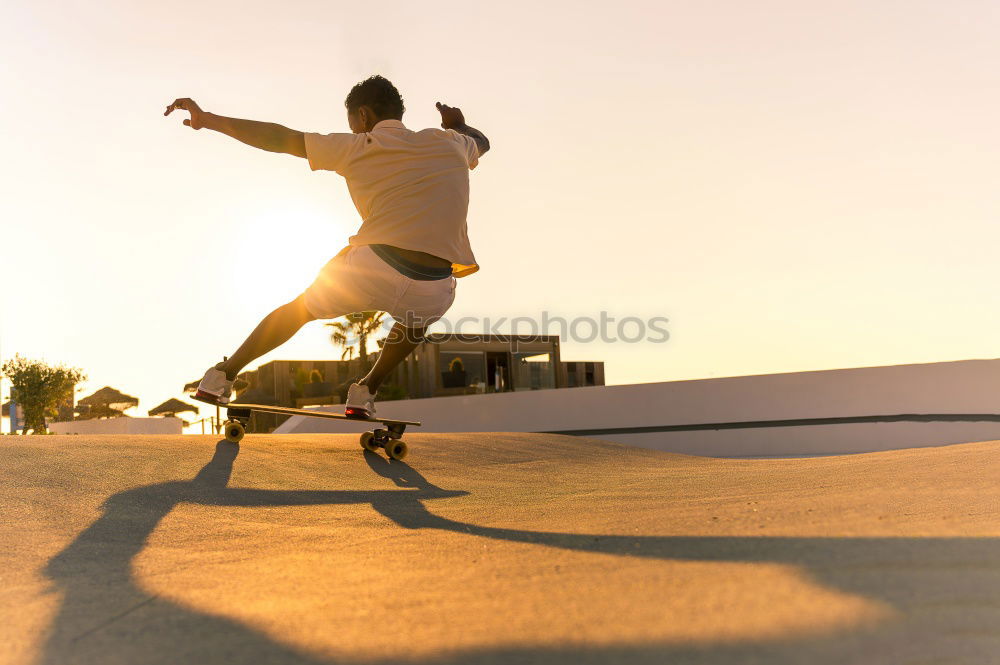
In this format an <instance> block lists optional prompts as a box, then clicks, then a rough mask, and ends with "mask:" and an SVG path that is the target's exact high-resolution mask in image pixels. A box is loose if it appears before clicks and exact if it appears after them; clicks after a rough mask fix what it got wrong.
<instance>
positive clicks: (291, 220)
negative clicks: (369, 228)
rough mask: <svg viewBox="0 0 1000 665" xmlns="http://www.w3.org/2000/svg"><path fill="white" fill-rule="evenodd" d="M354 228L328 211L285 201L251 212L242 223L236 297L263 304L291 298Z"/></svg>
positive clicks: (311, 279) (243, 301) (236, 264)
mask: <svg viewBox="0 0 1000 665" xmlns="http://www.w3.org/2000/svg"><path fill="white" fill-rule="evenodd" d="M351 232H352V229H351V228H350V227H349V225H348V224H347V223H345V222H344V221H342V220H339V219H336V218H334V217H333V216H331V214H330V213H329V211H323V210H321V209H319V208H318V207H317V208H311V207H308V206H307V205H306V204H291V205H288V204H284V203H283V204H281V205H280V206H278V205H275V206H273V207H268V208H262V209H258V210H256V211H254V212H253V213H251V214H250V215H249V216H248V217H247V218H246V219H245V220H243V222H242V224H241V228H240V231H239V240H238V241H237V242H236V243H235V244H236V245H237V246H236V247H235V248H234V249H235V253H234V256H237V257H239V258H238V260H237V262H236V263H235V264H234V266H233V270H234V278H235V287H236V288H235V289H234V291H235V293H236V294H239V295H238V297H237V298H236V300H237V301H238V302H240V303H241V304H248V305H251V306H253V307H254V308H260V306H261V304H262V303H273V305H274V306H275V307H276V306H278V305H280V304H282V303H284V302H288V301H289V300H292V299H293V298H295V297H296V296H298V295H299V294H300V293H302V291H304V290H305V289H306V287H308V286H309V285H310V284H311V283H312V281H313V280H314V279H315V278H316V275H317V274H318V273H319V271H320V269H321V268H322V267H323V266H324V265H326V262H327V261H329V260H330V259H331V258H333V256H334V255H335V254H336V253H337V252H338V251H340V250H341V249H342V248H343V247H344V245H346V244H347V238H348V237H349V235H350V233H351Z"/></svg>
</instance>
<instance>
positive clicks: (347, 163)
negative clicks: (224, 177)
mask: <svg viewBox="0 0 1000 665" xmlns="http://www.w3.org/2000/svg"><path fill="white" fill-rule="evenodd" d="M344 106H345V107H346V108H347V122H348V125H349V126H350V128H351V132H352V133H351V134H347V133H334V134H325V135H324V134H314V133H303V132H298V131H295V130H292V129H288V128H287V127H283V126H281V125H277V124H273V123H266V122H256V121H253V120H240V119H238V118H227V117H225V116H220V115H215V114H213V113H208V112H206V111H203V110H202V109H201V108H200V107H199V106H198V105H197V104H196V103H195V102H194V101H193V100H191V99H187V98H182V99H178V100H176V101H174V102H173V103H172V104H170V105H169V106H168V107H167V110H166V112H165V113H164V115H170V113H171V112H172V111H173V110H175V109H182V110H184V111H188V112H189V113H190V114H191V117H190V118H189V119H186V120H184V124H185V125H186V126H188V127H191V128H192V129H202V128H206V129H213V130H215V131H217V132H222V133H223V134H226V135H228V136H231V137H233V138H235V139H237V140H238V141H242V142H243V143H246V144H247V145H251V146H253V147H255V148H260V149H261V150H267V151H269V152H284V153H288V154H290V155H295V156H296V157H302V158H304V159H307V160H308V162H309V168H311V169H312V170H313V171H316V170H327V171H336V172H337V173H339V174H340V175H342V176H343V177H344V178H345V179H346V180H347V188H348V190H349V191H350V194H351V198H352V199H353V200H354V204H355V206H356V207H357V209H358V213H359V214H360V215H361V218H362V223H361V228H360V229H359V230H358V232H357V234H356V235H354V236H351V238H350V240H349V243H350V244H349V245H348V246H347V247H345V248H344V249H343V250H341V251H340V252H339V253H338V254H337V255H336V256H334V257H333V258H332V259H331V260H330V261H329V262H328V263H327V264H326V265H325V266H324V267H323V269H322V270H320V272H319V275H318V276H317V277H316V280H315V281H314V282H313V283H312V285H310V286H309V288H307V289H306V290H305V291H304V292H303V293H302V294H301V295H300V296H299V297H297V298H295V300H293V301H291V302H290V303H287V304H285V305H282V306H281V307H279V308H278V309H276V310H274V311H273V312H271V313H270V314H268V315H267V316H266V317H264V320H263V321H261V322H260V324H259V325H258V326H257V328H256V329H254V331H253V332H252V333H250V336H249V337H248V338H247V339H246V341H245V342H243V344H242V345H241V346H240V347H239V348H238V349H237V350H236V351H235V352H234V353H233V354H232V355H231V356H229V357H228V359H227V360H225V361H224V362H221V363H219V364H217V365H216V366H215V367H213V368H211V369H209V370H208V371H207V372H205V376H204V378H202V380H201V383H200V384H199V385H198V391H197V393H196V394H195V398H196V399H199V400H202V401H206V402H209V403H214V404H227V403H228V402H229V400H230V398H231V395H232V388H233V381H234V380H235V379H236V375H237V374H238V373H239V372H240V370H242V369H243V368H244V367H245V366H246V365H247V364H249V363H250V362H252V361H253V360H255V359H257V358H259V357H260V356H262V355H264V354H265V353H267V352H269V351H271V350H273V349H275V348H277V347H278V346H280V345H281V344H284V343H285V342H286V341H288V340H289V339H291V337H292V335H294V334H295V333H296V331H298V330H299V328H301V327H302V326H303V325H305V324H306V323H308V322H309V321H313V320H315V319H332V318H336V317H339V316H344V315H346V314H351V313H353V312H361V311H369V310H379V311H385V312H388V313H389V315H390V316H392V318H393V319H394V320H395V323H394V324H393V327H392V329H391V330H390V331H389V335H388V337H387V339H386V341H385V344H384V345H383V347H382V352H381V353H380V354H379V357H378V360H377V361H376V362H375V365H374V366H373V367H372V368H371V371H369V372H368V374H367V375H366V376H365V377H363V378H362V379H360V380H359V381H358V382H357V383H354V384H352V385H351V387H350V389H349V390H348V393H347V403H346V404H345V410H344V412H345V413H346V414H347V415H349V416H352V417H356V418H370V417H373V416H374V415H375V393H376V392H377V391H378V387H379V385H380V384H381V383H382V381H383V379H385V377H386V376H387V375H388V374H389V372H390V371H392V369H393V368H394V367H396V365H398V364H399V363H400V362H401V361H402V360H403V359H404V358H405V357H406V356H407V355H408V354H409V353H410V352H411V351H412V350H413V349H414V348H416V346H417V345H418V344H419V343H420V342H421V341H422V339H423V336H424V333H425V331H426V329H427V326H429V325H430V324H431V323H434V322H435V321H437V320H438V319H440V318H441V317H442V316H443V315H444V313H445V312H447V311H448V308H450V307H451V304H452V302H453V301H454V299H455V278H456V277H464V276H466V275H470V274H472V273H473V272H475V271H476V270H478V269H479V266H478V265H477V264H476V259H475V257H474V256H473V254H472V248H471V247H470V246H469V238H468V234H467V227H466V215H467V213H468V208H469V170H470V169H473V168H475V167H476V164H478V162H479V158H480V157H481V156H482V155H483V154H485V153H486V151H487V150H489V149H490V142H489V140H488V139H487V138H486V137H485V136H484V135H483V133H482V132H480V131H479V130H476V129H473V128H472V127H469V126H468V125H466V124H465V118H464V116H463V115H462V111H461V109H458V108H452V107H450V106H447V105H445V104H442V103H440V102H438V103H437V105H436V106H437V109H438V111H439V112H440V113H441V127H442V128H443V129H423V130H420V131H417V132H414V131H411V130H409V129H407V128H406V127H405V126H403V123H402V118H403V111H404V110H405V107H404V106H403V98H402V97H401V96H400V94H399V91H398V90H396V87H395V86H393V84H392V83H390V82H389V81H388V80H386V79H385V78H383V77H381V76H378V75H376V76H372V77H370V78H368V79H366V80H364V81H362V82H360V83H358V84H357V85H355V86H354V87H353V88H352V89H351V92H350V93H349V94H348V95H347V99H345V100H344Z"/></svg>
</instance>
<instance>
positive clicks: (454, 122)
mask: <svg viewBox="0 0 1000 665" xmlns="http://www.w3.org/2000/svg"><path fill="white" fill-rule="evenodd" d="M436 106H437V110H438V111H440V112H441V127H442V128H443V129H454V128H456V127H462V126H464V125H465V116H464V115H462V109H460V108H453V107H451V106H448V105H447V104H442V103H441V102H438V103H437V104H436Z"/></svg>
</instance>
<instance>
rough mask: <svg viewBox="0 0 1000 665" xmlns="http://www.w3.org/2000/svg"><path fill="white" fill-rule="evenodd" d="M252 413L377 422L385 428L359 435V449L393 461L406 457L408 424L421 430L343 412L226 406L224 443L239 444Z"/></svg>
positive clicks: (262, 406)
mask: <svg viewBox="0 0 1000 665" xmlns="http://www.w3.org/2000/svg"><path fill="white" fill-rule="evenodd" d="M254 411H260V412H261V413H278V414H282V415H289V416H307V417H309V418H333V419H334V420H349V421H351V422H355V423H379V424H381V425H385V427H376V428H375V429H372V430H369V431H368V432H365V433H364V434H362V435H361V447H362V448H364V449H365V450H370V451H372V452H376V451H377V450H378V449H379V448H382V449H384V450H385V454H386V455H388V456H389V457H391V458H392V459H394V460H401V459H403V458H404V457H406V451H407V448H406V444H405V443H403V441H402V438H403V432H404V431H406V426H407V425H413V426H414V427H420V423H418V422H415V421H412V420H393V419H391V418H352V417H351V416H345V415H344V414H342V413H327V412H326V411H309V410H306V409H293V408H291V407H287V406H268V405H266V404H229V405H226V418H227V420H226V422H225V423H224V424H223V431H224V432H225V433H226V441H231V442H232V443H239V441H240V439H242V438H243V435H244V434H246V426H247V424H248V423H249V422H250V415H251V414H252V413H253V412H254Z"/></svg>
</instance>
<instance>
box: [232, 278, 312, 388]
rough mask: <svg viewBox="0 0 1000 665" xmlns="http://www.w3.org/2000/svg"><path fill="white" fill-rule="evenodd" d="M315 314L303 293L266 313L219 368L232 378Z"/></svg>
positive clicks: (280, 342)
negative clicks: (307, 305) (311, 312)
mask: <svg viewBox="0 0 1000 665" xmlns="http://www.w3.org/2000/svg"><path fill="white" fill-rule="evenodd" d="M315 318H316V317H314V316H313V315H312V314H310V313H309V310H308V309H306V305H305V302H304V299H303V298H302V296H299V297H298V298H296V299H295V300H293V301H291V302H290V303H286V304H284V305H282V306H281V307H279V308H278V309H276V310H274V311H273V312H271V313H270V314H268V315H267V316H265V317H264V320H263V321H261V322H260V323H259V324H258V325H257V327H256V328H254V331H253V332H252V333H250V336H249V337H247V339H246V341H245V342H243V344H241V345H240V348H238V349H236V352H235V353H233V355H231V356H229V359H228V360H225V361H223V362H221V363H219V364H218V365H216V366H215V367H216V369H220V370H222V371H223V372H225V373H226V378H228V379H229V380H230V381H232V380H233V379H235V378H236V375H237V374H239V373H240V370H242V369H243V368H244V367H246V366H247V365H249V364H250V363H251V362H253V361H254V360H256V359H257V358H260V357H261V356H262V355H264V354H265V353H267V352H268V351H273V350H274V349H276V348H278V347H279V346H281V345H282V344H284V343H285V342H287V341H288V340H290V339H291V338H292V336H293V335H294V334H295V333H296V332H298V331H299V328H301V327H302V326H304V325H305V324H307V323H309V322H310V321H313V320H314V319H315Z"/></svg>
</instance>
